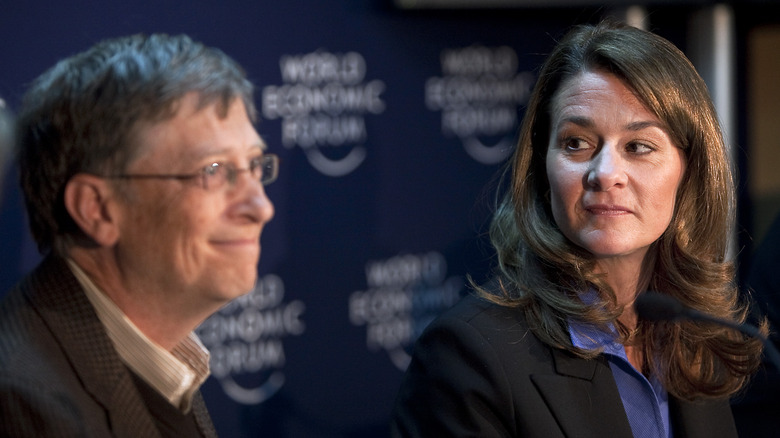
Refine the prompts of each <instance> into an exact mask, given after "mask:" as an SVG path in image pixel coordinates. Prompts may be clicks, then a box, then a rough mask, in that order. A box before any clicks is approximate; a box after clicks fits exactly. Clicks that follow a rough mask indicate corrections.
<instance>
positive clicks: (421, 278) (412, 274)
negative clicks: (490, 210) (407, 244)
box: [349, 251, 463, 371]
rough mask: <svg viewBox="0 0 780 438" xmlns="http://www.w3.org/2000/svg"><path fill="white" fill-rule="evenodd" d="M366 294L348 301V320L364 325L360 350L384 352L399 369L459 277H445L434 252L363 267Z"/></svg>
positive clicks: (449, 301)
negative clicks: (364, 268)
mask: <svg viewBox="0 0 780 438" xmlns="http://www.w3.org/2000/svg"><path fill="white" fill-rule="evenodd" d="M366 283H367V284H368V288H367V289H366V290H361V291H356V292H353V293H352V294H351V295H350V297H349V320H350V322H351V323H352V324H353V325H355V326H365V327H366V346H367V347H368V349H369V350H371V351H379V350H384V351H385V352H387V354H388V357H389V358H390V360H391V361H392V363H393V364H394V365H395V366H396V367H397V368H398V369H399V370H401V371H403V370H405V369H406V367H407V366H408V365H409V362H410V361H411V356H410V354H409V353H410V350H411V347H412V345H413V344H414V341H415V340H416V339H417V338H418V337H419V336H420V333H422V331H423V329H424V328H425V327H426V326H427V325H428V324H429V323H430V322H431V320H433V318H435V317H436V316H437V315H438V314H439V313H441V312H442V311H443V310H444V309H446V308H448V307H450V306H452V305H453V304H455V302H456V301H457V300H458V299H459V298H460V293H461V291H462V289H463V279H462V278H461V277H460V276H450V277H448V276H447V261H446V259H445V258H444V256H443V255H441V254H440V253H438V252H436V251H431V252H429V253H426V254H408V255H399V256H396V257H391V258H389V259H385V260H371V261H369V262H368V263H366Z"/></svg>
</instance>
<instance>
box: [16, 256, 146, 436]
mask: <svg viewBox="0 0 780 438" xmlns="http://www.w3.org/2000/svg"><path fill="white" fill-rule="evenodd" d="M22 287H23V289H24V291H25V293H26V294H27V296H28V298H29V299H30V301H31V302H32V303H33V305H34V306H35V308H36V309H38V312H39V314H40V315H41V318H42V319H43V320H44V321H45V323H46V324H47V325H48V326H49V329H50V330H51V332H52V333H53V334H54V337H55V338H56V339H57V341H58V342H59V343H60V345H61V346H62V349H63V351H64V352H65V355H66V356H67V357H68V360H69V362H70V363H71V366H72V367H73V369H74V370H75V372H76V374H78V376H79V379H80V380H81V382H82V383H83V385H84V387H85V389H86V391H87V392H88V393H90V394H91V395H92V397H93V398H94V399H95V400H96V401H97V402H98V403H99V404H100V405H102V406H103V408H104V409H105V410H106V412H107V415H108V417H109V421H110V424H111V428H112V429H113V431H114V433H115V434H116V436H117V437H124V436H127V437H131V436H132V437H138V436H144V437H159V432H158V431H157V428H156V427H155V425H154V420H153V419H152V417H151V415H150V414H149V412H148V411H147V409H146V407H145V406H144V404H143V402H142V400H141V396H140V394H139V393H138V390H137V389H136V387H135V384H134V383H133V381H132V377H131V376H130V372H129V371H128V370H127V368H126V367H125V365H124V363H123V362H122V361H121V359H120V358H119V356H118V355H117V353H116V351H115V350H114V346H113V344H112V342H111V340H110V339H109V338H108V335H107V334H106V332H105V329H104V328H103V325H102V323H101V322H100V320H99V319H98V317H97V314H96V313H95V310H94V308H93V307H92V304H91V303H90V302H89V300H88V299H87V297H86V295H85V294H84V291H83V290H82V289H81V285H80V284H79V283H78V280H76V278H75V277H74V276H73V274H72V273H71V271H70V268H68V266H67V264H66V262H65V261H64V260H62V259H60V258H55V257H52V256H49V257H48V258H47V259H46V260H44V262H43V263H42V264H41V266H40V267H39V268H38V269H36V271H35V273H33V274H32V275H31V276H29V277H28V278H27V280H26V282H25V285H24V286H22Z"/></svg>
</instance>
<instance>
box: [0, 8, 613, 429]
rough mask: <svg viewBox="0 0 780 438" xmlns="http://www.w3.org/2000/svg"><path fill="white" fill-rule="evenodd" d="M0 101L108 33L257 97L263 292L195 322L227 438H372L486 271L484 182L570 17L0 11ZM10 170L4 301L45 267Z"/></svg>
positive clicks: (527, 13) (210, 399) (215, 411)
mask: <svg viewBox="0 0 780 438" xmlns="http://www.w3.org/2000/svg"><path fill="white" fill-rule="evenodd" d="M2 9H3V12H2V14H0V65H2V69H1V70H0V71H2V73H0V96H2V97H3V98H5V99H6V100H7V101H8V102H9V104H10V106H11V107H12V108H16V107H17V106H18V102H19V99H20V97H21V94H22V92H23V90H24V86H25V84H26V83H28V82H29V81H30V80H31V79H32V78H34V77H35V76H37V75H38V74H40V73H41V72H42V71H43V70H44V69H46V68H48V67H49V66H51V65H53V64H54V63H55V62H56V61H57V60H58V59H60V58H62V57H65V56H67V55H70V54H73V53H75V52H78V51H81V50H83V49H85V48H87V47H88V46H90V45H92V44H93V43H95V42H96V41H98V40H99V39H102V38H106V37H113V36H118V35H123V34H130V33H137V32H145V33H150V32H166V33H187V34H189V35H191V36H192V37H193V38H195V39H197V40H200V41H202V42H204V43H206V44H208V45H213V46H217V47H219V48H221V49H223V50H224V51H225V52H226V53H228V54H229V55H230V56H232V57H234V58H235V59H236V60H238V61H239V62H240V63H241V64H242V65H243V66H244V67H245V68H246V70H247V72H248V74H249V76H250V78H251V79H252V81H253V82H254V83H255V84H256V85H257V94H256V102H257V106H258V108H259V109H260V110H261V114H262V117H261V118H262V120H261V121H260V123H259V126H258V129H259V132H260V133H261V135H263V136H264V138H265V139H266V141H267V143H268V144H269V145H270V149H271V150H272V151H273V152H275V153H278V154H279V155H281V157H282V160H283V161H282V163H283V164H282V170H281V175H280V180H279V181H278V182H277V183H275V184H274V185H272V186H270V187H269V189H268V193H269V196H270V197H271V199H272V200H273V201H274V203H275V205H276V211H277V213H276V217H275V219H274V220H273V222H272V223H271V224H270V225H269V226H268V227H266V231H265V232H264V234H263V237H262V240H263V255H262V260H261V263H260V266H259V273H260V282H259V284H258V287H257V289H256V290H255V291H254V292H253V293H252V294H251V295H250V296H247V297H245V298H243V299H241V300H239V301H237V302H235V303H233V304H231V305H229V306H228V307H226V308H225V309H224V310H223V311H222V312H220V313H219V314H217V315H215V316H214V317H213V318H212V319H210V320H209V321H207V322H206V323H205V324H204V325H203V326H202V327H201V328H200V334H201V336H202V337H203V339H204V342H206V343H207V344H208V346H209V347H210V349H211V351H212V355H213V364H212V368H213V373H214V376H213V377H212V378H210V379H209V381H208V382H207V383H206V385H205V387H204V395H205V397H206V401H207V403H208V405H209V407H210V409H211V411H212V415H213V418H214V421H215V423H216V426H217V429H218V430H219V432H220V433H221V434H222V435H223V436H228V437H238V436H278V437H298V436H310V437H378V436H384V435H386V434H387V421H388V418H389V413H390V409H391V406H392V401H393V398H394V395H395V390H396V387H397V385H398V383H399V381H400V378H401V375H402V371H403V369H404V367H405V366H406V363H407V362H408V360H409V357H408V351H409V347H410V346H411V344H412V342H413V340H414V338H415V337H416V336H417V334H418V333H419V331H420V330H421V329H422V327H424V325H425V324H426V323H427V322H428V321H429V320H430V318H432V317H433V316H434V315H436V314H437V313H438V312H440V311H441V310H442V309H444V308H446V307H447V306H449V305H450V304H452V302H453V301H454V300H455V299H457V297H458V296H459V295H460V294H462V293H463V292H464V290H465V288H464V285H465V277H466V275H467V274H471V275H473V276H474V277H475V279H476V280H477V281H479V280H480V279H483V278H484V277H485V276H486V275H487V271H488V268H489V266H490V263H491V260H492V252H491V250H490V248H489V245H488V244H487V243H486V239H485V237H484V233H485V232H486V230H487V226H486V225H487V221H488V218H489V214H490V206H491V204H492V201H493V196H494V181H495V177H496V175H497V173H498V171H499V170H500V168H501V164H502V163H503V161H504V159H505V157H506V155H507V153H508V152H509V148H511V145H512V143H513V140H514V138H515V130H516V127H517V121H518V118H519V116H520V115H521V114H522V108H523V105H524V104H525V101H526V98H527V93H528V90H529V88H530V87H531V85H532V84H533V80H534V71H535V68H536V66H537V65H538V64H539V62H540V61H541V60H542V59H543V55H544V54H545V53H547V52H548V51H549V49H550V48H551V47H552V44H553V42H554V38H555V37H556V36H558V35H560V34H561V32H562V31H563V30H564V29H565V28H567V27H568V26H569V25H571V24H573V23H576V22H582V21H592V20H594V19H596V18H598V16H599V11H583V10H581V9H578V10H572V9H556V10H543V9H532V10H501V11H492V12H491V11H460V12H453V11H450V12H447V11H403V10H399V9H396V8H394V7H393V6H392V4H391V3H390V2H389V1H387V2H385V1H368V0H367V1H348V0H341V1H339V0H331V1H325V0H320V1H307V0H285V1H279V2H246V1H219V2H217V1H206V0H199V1H191V2H187V3H184V2H175V1H170V0H158V1H143V0H132V1H125V2H97V1H95V2H89V1H71V2H53V1H52V2H35V1H32V2H6V4H5V5H3V8H2ZM15 178H16V175H15V173H11V174H9V175H8V176H7V178H6V184H5V187H4V194H3V195H4V196H3V200H2V202H3V203H2V215H1V216H0V233H1V234H2V236H1V238H2V242H3V243H4V249H3V251H2V254H0V257H1V258H2V259H1V260H0V265H1V266H2V272H0V290H2V291H4V290H6V289H7V288H8V287H10V286H11V285H12V284H13V283H15V282H16V281H17V280H18V279H19V278H20V276H21V275H23V274H24V273H25V272H27V271H29V270H30V269H31V268H32V267H33V266H34V265H35V263H37V261H38V260H39V256H38V254H37V252H36V251H35V248H34V246H33V245H32V243H31V239H30V237H29V235H28V231H27V229H26V224H25V219H24V213H23V209H22V206H21V200H20V195H19V193H18V189H17V187H16V183H15Z"/></svg>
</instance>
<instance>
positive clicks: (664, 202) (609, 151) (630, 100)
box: [547, 71, 685, 263]
mask: <svg viewBox="0 0 780 438" xmlns="http://www.w3.org/2000/svg"><path fill="white" fill-rule="evenodd" d="M551 111H552V113H551V126H550V129H551V132H550V143H549V145H548V149H547V176H548V178H549V183H550V202H551V204H552V212H553V216H554V218H555V222H556V223H557V225H558V227H559V228H560V229H561V231H562V232H563V234H564V235H565V236H566V237H567V238H568V239H570V240H571V241H572V242H574V243H575V244H577V245H578V246H580V247H582V248H584V249H586V250H587V251H589V252H590V253H592V254H593V255H594V256H596V258H597V259H598V260H600V261H605V260H608V259H612V260H621V261H622V260H633V261H635V262H639V263H641V260H642V259H643V258H644V255H645V254H646V253H647V250H648V248H649V246H650V245H651V244H652V243H653V242H655V241H656V240H657V239H658V238H659V237H660V236H661V234H663V232H664V231H665V230H666V228H667V227H668V226H669V223H670V221H671V219H672V215H673V212H674V203H675V197H676V194H677V188H678V186H679V185H680V181H681V180H682V177H683V174H684V172H685V158H684V154H683V151H682V150H681V149H680V148H678V147H677V146H676V145H675V144H673V143H672V141H671V138H670V137H669V135H668V133H667V132H666V130H665V129H664V126H663V125H662V123H661V121H660V120H659V119H658V118H657V117H656V116H655V115H654V114H653V113H651V112H650V111H649V110H648V109H647V108H645V106H644V105H643V104H642V103H641V102H640V101H639V99H637V97H636V96H635V95H634V93H633V92H632V90H631V89H629V88H628V87H627V86H626V85H625V84H624V83H623V82H622V81H621V80H620V79H619V78H618V77H617V76H615V75H613V74H611V73H606V72H603V71H585V72H582V73H580V74H578V75H577V76H575V77H573V78H571V79H569V80H567V81H565V82H564V83H563V85H562V86H561V88H560V89H559V90H558V92H557V93H556V95H555V96H554V97H553V100H552V106H551Z"/></svg>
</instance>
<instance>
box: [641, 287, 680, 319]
mask: <svg viewBox="0 0 780 438" xmlns="http://www.w3.org/2000/svg"><path fill="white" fill-rule="evenodd" d="M634 308H635V309H636V313H637V314H638V315H639V317H640V318H642V319H644V320H647V321H675V320H677V319H680V318H685V317H686V311H687V309H686V307H685V306H683V305H682V304H681V303H680V302H679V301H677V300H676V299H674V298H672V297H670V296H669V295H664V294H660V293H658V292H645V293H642V294H640V295H639V296H638V297H637V298H636V301H635V302H634Z"/></svg>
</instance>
